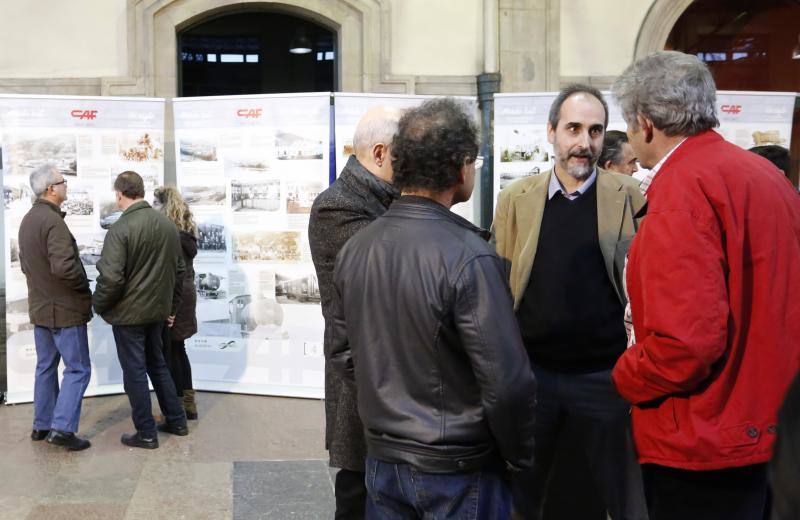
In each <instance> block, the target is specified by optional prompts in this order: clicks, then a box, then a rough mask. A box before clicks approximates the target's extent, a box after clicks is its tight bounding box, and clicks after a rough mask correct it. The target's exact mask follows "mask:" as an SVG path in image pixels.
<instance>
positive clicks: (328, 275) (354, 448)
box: [308, 107, 401, 519]
mask: <svg viewBox="0 0 800 520" xmlns="http://www.w3.org/2000/svg"><path fill="white" fill-rule="evenodd" d="M400 115H401V113H400V111H399V110H397V109H393V108H386V107H378V108H374V109H372V110H370V111H369V112H367V113H366V114H365V115H364V116H363V117H362V118H361V120H360V121H359V123H358V126H357V127H356V131H355V135H354V136H353V148H354V152H355V155H352V156H350V159H349V160H348V161H347V165H346V166H345V167H344V170H342V174H341V176H339V178H338V179H337V180H336V182H334V183H333V184H332V185H331V186H330V187H329V188H328V189H327V190H325V191H324V192H322V193H321V194H320V195H319V197H317V199H316V201H314V206H313V207H312V209H311V220H310V221H309V225H308V237H309V242H310V245H311V257H312V259H313V261H314V267H315V268H316V270H317V277H318V279H319V287H320V295H321V297H322V315H323V316H324V317H325V359H326V364H325V367H326V368H325V437H326V439H325V446H326V447H327V448H328V451H329V453H330V464H331V466H332V467H336V468H340V471H339V472H338V473H337V474H336V486H335V487H336V518H348V519H354V518H355V519H357V518H363V516H364V505H365V503H366V496H367V491H366V488H365V487H364V459H365V457H366V445H365V441H364V432H363V426H362V425H361V420H360V419H359V417H358V410H357V409H356V394H355V389H354V388H352V387H351V386H348V385H347V384H346V383H345V382H343V381H342V380H341V378H340V377H338V376H337V375H336V374H335V373H334V372H332V371H331V370H330V364H329V363H328V362H327V361H328V360H329V355H330V341H331V340H330V338H331V336H330V330H331V313H332V307H333V297H334V287H333V266H334V260H335V259H336V255H337V254H338V253H339V250H340V249H342V247H343V246H344V244H345V243H346V242H347V241H348V240H349V239H350V237H352V236H353V235H355V234H356V233H357V232H358V231H360V230H361V229H363V228H365V227H366V226H367V225H368V224H369V223H370V222H372V221H373V220H375V219H376V218H378V217H379V216H381V215H383V213H384V212H385V211H386V210H387V209H388V208H389V205H390V204H391V203H392V202H393V201H394V200H395V199H396V198H397V197H398V193H397V192H396V191H395V189H394V188H393V187H392V184H391V183H392V161H391V156H390V154H389V143H391V141H392V137H393V136H394V134H395V132H396V131H397V123H398V121H399V120H400Z"/></svg>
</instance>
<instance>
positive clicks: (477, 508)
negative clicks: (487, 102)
mask: <svg viewBox="0 0 800 520" xmlns="http://www.w3.org/2000/svg"><path fill="white" fill-rule="evenodd" d="M477 148H478V144H477V130H476V128H475V125H474V123H473V122H472V121H471V120H470V118H469V116H468V115H467V114H466V113H465V112H464V110H463V109H462V108H461V107H460V106H459V105H458V104H457V103H456V102H454V101H453V100H449V99H439V100H432V101H428V102H426V103H425V104H423V105H422V106H421V107H419V108H416V109H411V110H410V111H408V112H407V113H406V114H405V115H404V116H403V117H402V119H401V120H400V125H399V129H398V133H397V134H396V136H395V138H394V140H393V142H392V146H391V150H392V154H393V161H392V166H393V170H394V176H395V186H397V187H398V188H399V189H401V191H402V194H403V196H402V197H401V198H400V199H399V200H398V201H396V202H395V203H394V204H393V205H392V206H391V207H390V208H389V210H388V211H387V212H386V213H385V214H384V215H383V216H381V217H379V218H378V219H377V220H376V221H375V222H373V223H372V224H370V225H369V226H367V227H366V228H365V229H364V230H362V231H361V232H359V233H358V234H357V235H355V236H354V237H353V238H351V239H350V241H349V242H348V243H347V244H346V245H345V246H344V248H343V249H342V251H341V252H340V253H339V256H338V257H337V261H336V267H335V270H334V284H335V287H336V291H335V296H334V298H335V299H336V302H335V305H334V306H333V308H334V312H333V330H332V338H331V340H332V348H331V363H332V364H333V366H334V368H335V369H336V370H337V371H338V372H339V373H340V374H341V375H342V376H343V377H344V378H346V379H348V380H349V381H350V382H351V384H352V382H353V381H354V382H355V384H356V387H357V391H358V410H359V414H360V416H361V420H362V422H363V423H364V428H365V434H366V441H367V464H366V471H367V475H366V484H367V491H368V495H369V498H368V502H367V517H368V518H382V517H385V516H387V515H389V516H391V517H393V518H394V517H397V518H417V517H423V516H424V517H426V518H427V517H428V516H431V517H437V518H438V517H439V516H440V515H443V514H446V515H448V518H450V517H453V518H456V517H457V518H492V519H497V518H507V517H508V515H509V512H510V494H509V490H508V486H507V483H506V481H505V478H504V476H503V473H504V472H505V470H506V468H511V469H522V468H527V467H529V466H530V465H531V463H532V460H531V459H532V452H533V442H532V439H533V422H534V407H535V404H536V400H535V386H536V383H535V380H534V376H533V373H532V372H531V368H530V364H529V362H528V358H527V355H526V354H525V349H524V347H523V344H522V339H521V338H520V334H519V330H518V327H517V323H516V319H515V317H514V311H513V309H512V302H511V294H510V291H509V289H508V286H507V284H506V281H505V276H504V268H503V264H502V262H501V260H500V258H499V257H498V256H497V255H496V254H495V252H494V250H493V248H492V247H490V246H489V245H488V244H487V242H486V240H487V239H488V236H489V235H488V233H487V232H486V231H484V230H481V229H479V228H477V227H475V226H473V225H472V224H470V223H469V222H468V221H466V220H464V219H463V218H461V217H459V216H457V215H456V214H454V213H452V212H451V211H450V210H449V208H450V206H451V205H453V204H456V203H458V202H463V201H466V200H468V199H469V197H470V195H471V193H472V188H473V185H474V182H475V160H476V157H477Z"/></svg>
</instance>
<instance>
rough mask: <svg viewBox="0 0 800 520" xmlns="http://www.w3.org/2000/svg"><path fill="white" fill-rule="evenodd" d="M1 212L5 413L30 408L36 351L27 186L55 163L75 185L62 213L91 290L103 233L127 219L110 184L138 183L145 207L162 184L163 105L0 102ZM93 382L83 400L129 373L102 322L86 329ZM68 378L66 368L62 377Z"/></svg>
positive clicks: (100, 100)
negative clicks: (129, 177) (22, 244)
mask: <svg viewBox="0 0 800 520" xmlns="http://www.w3.org/2000/svg"><path fill="white" fill-rule="evenodd" d="M0 130H2V140H1V142H2V159H3V160H2V163H3V199H4V205H3V211H4V223H5V230H4V231H5V233H4V240H5V252H6V253H5V259H4V266H5V269H6V328H7V334H8V340H7V348H8V353H7V355H8V369H7V370H8V394H7V402H8V403H20V402H29V401H32V400H33V381H34V373H35V367H36V349H35V344H34V340H33V325H31V324H30V321H29V319H28V300H27V292H28V291H27V284H26V282H25V276H24V275H23V274H22V271H21V269H20V262H19V247H18V243H17V237H18V233H19V225H20V222H21V220H22V217H23V216H24V215H25V213H27V211H28V210H29V209H30V208H31V203H32V197H33V193H32V191H31V188H30V184H29V179H28V177H29V176H30V174H31V172H32V171H33V170H34V169H35V168H36V167H37V166H39V165H42V164H45V163H52V164H54V165H56V167H57V168H58V169H59V170H60V171H61V173H62V174H63V175H64V177H65V178H66V179H67V181H68V187H67V196H68V200H67V201H65V202H64V204H63V205H62V209H63V210H64V211H66V213H67V217H66V223H67V225H68V226H69V228H70V231H72V234H73V235H74V236H75V239H76V241H77V243H78V248H79V250H80V256H81V261H82V262H83V264H84V267H85V268H86V272H87V275H88V277H89V279H90V280H91V288H92V290H94V285H95V280H96V278H97V269H96V268H95V264H96V263H97V260H98V259H99V258H100V253H101V251H102V246H103V239H104V237H105V233H106V229H108V227H110V226H111V224H113V223H114V222H115V221H116V219H117V218H118V217H119V215H120V214H121V212H120V211H119V209H118V208H117V207H116V202H115V198H114V191H113V187H112V186H113V182H114V179H115V178H116V176H117V174H119V173H120V172H122V171H125V170H133V171H135V172H137V173H139V174H140V175H141V176H142V177H143V179H144V181H145V189H146V190H147V197H148V200H150V199H152V193H153V190H154V189H155V187H156V186H158V185H161V184H162V183H163V179H164V145H163V143H164V100H163V99H152V98H150V99H145V98H112V97H69V96H17V95H2V96H0ZM89 353H90V357H91V362H92V378H91V380H90V382H89V387H88V389H87V391H86V395H101V394H108V393H118V392H121V391H122V370H121V369H120V367H119V361H118V359H117V353H116V345H115V343H114V337H113V335H112V333H111V326H110V325H108V324H107V323H106V322H105V321H103V320H102V318H100V317H99V316H95V317H94V319H93V320H92V321H91V323H90V324H89ZM61 368H62V369H63V365H62V367H61Z"/></svg>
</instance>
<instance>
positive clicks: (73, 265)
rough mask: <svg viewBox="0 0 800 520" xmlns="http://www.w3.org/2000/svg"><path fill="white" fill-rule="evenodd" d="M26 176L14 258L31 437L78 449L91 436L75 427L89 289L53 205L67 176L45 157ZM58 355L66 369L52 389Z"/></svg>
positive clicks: (83, 377)
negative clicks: (28, 352)
mask: <svg viewBox="0 0 800 520" xmlns="http://www.w3.org/2000/svg"><path fill="white" fill-rule="evenodd" d="M30 183H31V188H32V189H33V192H34V194H35V195H36V197H37V200H36V202H34V204H33V207H32V208H31V209H30V211H28V213H27V214H26V215H25V217H24V218H23V219H22V223H21V224H20V228H19V257H20V264H21V266H22V272H23V273H25V278H26V280H27V282H28V314H29V315H30V319H31V323H32V324H33V325H34V340H35V343H36V378H35V380H34V389H33V431H32V432H31V439H33V440H34V441H41V440H43V439H46V440H47V442H48V443H50V444H53V445H56V446H63V447H65V448H66V449H67V450H71V451H78V450H84V449H86V448H88V447H89V446H90V445H91V443H90V442H89V441H88V440H86V439H82V438H80V437H78V436H76V435H75V433H76V432H77V431H78V421H79V420H80V416H81V401H82V399H83V393H84V392H85V391H86V387H87V385H88V384H89V377H90V375H91V365H90V364H89V341H88V337H87V334H86V323H88V322H89V320H91V319H92V294H91V291H90V290H89V280H88V279H87V277H86V271H85V270H84V268H83V265H81V261H80V256H79V253H78V246H77V244H76V243H75V239H74V238H73V236H72V234H71V233H70V231H69V229H68V228H67V224H66V223H65V222H64V216H65V215H66V213H64V212H62V211H61V204H62V203H63V202H64V201H65V200H67V181H66V180H65V179H64V177H63V176H62V175H61V174H60V173H59V172H58V170H57V169H56V168H55V167H54V166H53V165H50V164H47V165H44V166H40V167H39V168H37V169H36V170H35V171H34V172H33V173H32V174H31V177H30ZM62 359H63V361H64V366H65V367H66V368H65V369H64V377H63V379H62V381H61V388H59V386H58V365H59V361H61V360H62Z"/></svg>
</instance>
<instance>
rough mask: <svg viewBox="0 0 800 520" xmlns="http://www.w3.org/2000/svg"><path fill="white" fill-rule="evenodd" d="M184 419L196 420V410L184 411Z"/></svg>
mask: <svg viewBox="0 0 800 520" xmlns="http://www.w3.org/2000/svg"><path fill="white" fill-rule="evenodd" d="M186 419H187V420H189V421H196V420H197V412H190V411H187V412H186Z"/></svg>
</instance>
